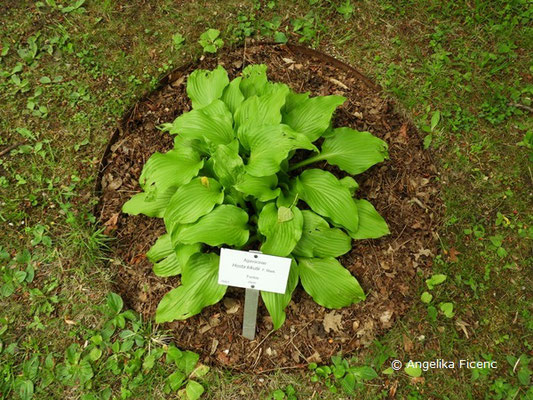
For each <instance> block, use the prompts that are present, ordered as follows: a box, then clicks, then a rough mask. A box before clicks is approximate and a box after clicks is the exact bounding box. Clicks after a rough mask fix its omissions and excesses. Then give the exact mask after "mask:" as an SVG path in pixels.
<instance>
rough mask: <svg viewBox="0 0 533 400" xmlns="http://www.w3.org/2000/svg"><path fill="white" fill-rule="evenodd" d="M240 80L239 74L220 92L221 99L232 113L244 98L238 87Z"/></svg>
mask: <svg viewBox="0 0 533 400" xmlns="http://www.w3.org/2000/svg"><path fill="white" fill-rule="evenodd" d="M241 80H242V77H240V76H239V77H238V78H235V79H234V80H232V81H231V82H230V84H229V85H228V86H227V87H226V89H224V93H223V94H222V101H223V102H224V103H225V104H226V105H227V106H228V108H229V110H230V111H231V113H232V114H234V115H235V111H237V109H238V108H239V107H240V106H241V104H242V102H243V100H244V95H243V94H242V92H241V89H240V87H239V85H240V84H241Z"/></svg>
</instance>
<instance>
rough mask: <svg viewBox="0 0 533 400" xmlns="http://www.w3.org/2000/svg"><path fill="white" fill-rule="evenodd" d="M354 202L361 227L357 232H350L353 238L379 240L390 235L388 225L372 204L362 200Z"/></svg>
mask: <svg viewBox="0 0 533 400" xmlns="http://www.w3.org/2000/svg"><path fill="white" fill-rule="evenodd" d="M354 202H355V205H356V206H357V212H358V215H359V227H358V229H357V231H356V232H351V231H350V236H351V237H352V238H354V239H377V238H379V237H381V236H384V235H388V234H389V233H390V231H389V227H388V226H387V223H386V222H385V220H384V219H383V217H382V216H381V215H379V214H378V212H377V211H376V209H375V208H374V206H373V205H372V204H371V203H370V202H368V201H366V200H362V199H360V200H357V199H354Z"/></svg>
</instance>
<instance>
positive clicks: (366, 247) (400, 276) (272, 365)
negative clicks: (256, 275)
mask: <svg viewBox="0 0 533 400" xmlns="http://www.w3.org/2000/svg"><path fill="white" fill-rule="evenodd" d="M317 54H318V53H315V54H314V53H313V52H302V51H299V50H298V49H297V48H296V47H287V46H272V45H255V46H251V47H250V46H249V47H248V48H238V49H235V50H232V51H229V52H224V53H221V54H220V55H218V57H217V56H211V57H206V58H204V59H202V60H201V61H199V62H197V63H195V64H192V65H190V66H187V67H184V68H182V69H181V70H178V71H175V72H174V73H172V74H170V75H169V77H167V79H165V80H164V81H163V82H164V85H163V86H162V87H161V88H159V89H157V90H156V91H154V92H152V93H150V94H149V95H148V96H147V97H145V98H144V99H142V100H141V101H140V102H139V103H137V104H136V105H135V107H134V108H133V110H132V111H131V112H130V113H129V114H128V115H127V117H126V118H125V119H124V121H123V123H122V125H121V128H120V129H119V131H118V135H117V136H116V137H115V141H114V143H113V144H112V145H111V146H110V148H109V151H108V152H107V153H106V155H105V157H104V160H103V166H104V169H103V173H102V176H101V181H100V184H101V188H100V190H101V201H100V204H99V206H98V213H99V219H100V221H101V222H102V223H103V224H104V225H105V226H106V229H107V231H108V232H113V234H114V235H115V236H116V241H114V243H113V255H112V257H113V259H114V260H115V261H114V262H111V263H110V265H109V267H110V268H112V269H113V270H114V273H115V290H116V291H117V292H118V293H120V294H121V295H122V297H123V298H124V300H125V302H126V304H127V306H129V307H131V308H133V309H134V310H136V311H138V312H139V313H141V314H142V315H143V316H144V317H145V319H150V318H153V316H154V314H155V309H156V307H157V304H158V303H159V300H160V299H161V298H162V297H163V295H164V294H165V293H166V292H168V291H169V290H170V289H172V288H174V287H176V286H177V285H178V284H179V278H178V277H174V278H160V277H157V276H156V275H154V273H153V272H152V265H151V263H150V262H149V261H148V260H147V259H146V258H145V253H146V251H147V250H148V249H149V248H150V246H151V245H152V244H153V243H154V242H155V240H156V238H157V237H158V236H160V235H161V234H162V233H164V226H163V223H162V220H161V219H157V218H148V217H145V216H128V215H125V214H122V213H121V207H122V205H123V204H124V203H125V202H126V201H127V200H128V199H129V198H130V197H131V196H132V195H133V194H134V193H137V192H138V191H139V190H140V187H139V185H138V178H139V175H140V173H141V170H142V167H143V165H144V163H145V162H146V160H147V159H148V158H149V157H150V155H151V154H152V153H154V152H156V151H160V152H164V151H167V150H169V149H171V148H172V138H171V136H170V135H168V134H166V133H162V132H161V131H159V130H158V129H156V126H158V125H159V124H161V123H165V122H171V121H173V120H174V119H175V118H176V117H177V116H178V115H180V114H182V113H183V112H185V111H188V110H190V107H191V106H190V102H189V100H188V98H187V96H186V92H185V84H186V76H187V74H188V73H190V72H192V71H193V70H194V69H196V68H204V69H212V68H214V67H216V65H217V64H222V65H223V66H224V67H225V68H226V69H227V70H228V72H229V74H230V79H231V78H233V77H235V76H237V75H238V74H239V73H240V72H241V70H242V68H243V67H244V66H246V65H248V64H252V63H264V64H267V65H268V76H269V79H270V80H272V81H280V82H284V83H286V84H288V85H289V86H291V87H292V88H293V89H294V90H296V91H298V92H305V91H310V92H311V94H312V95H313V96H316V95H328V94H340V95H343V96H345V97H347V98H348V100H347V101H346V102H345V103H344V105H343V106H342V107H341V108H340V109H339V110H338V111H337V113H336V116H335V118H334V125H335V126H350V127H352V128H354V129H357V130H368V131H370V132H372V133H373V134H374V135H376V136H378V137H380V138H382V139H384V140H385V141H387V143H388V144H389V152H390V159H389V160H386V161H385V162H383V163H381V164H379V165H377V166H374V167H373V168H371V169H370V170H369V171H367V172H365V173H364V174H362V175H359V176H357V177H356V180H357V181H358V182H359V184H360V189H359V191H358V192H357V197H359V198H365V199H368V200H369V201H371V202H372V204H373V205H374V206H375V207H376V209H377V210H378V212H379V213H380V214H381V215H382V216H383V217H384V218H385V220H386V221H387V222H388V224H389V227H390V230H391V235H389V236H387V237H384V238H381V239H377V240H363V241H354V242H353V249H352V251H351V252H350V253H348V254H346V255H345V256H343V257H342V258H341V260H340V261H341V262H342V264H343V265H344V266H345V267H346V268H348V269H349V270H350V271H351V272H352V273H353V275H354V276H355V277H357V279H358V280H359V282H360V283H361V285H362V287H363V288H364V290H365V292H366V293H367V294H368V297H367V300H366V301H364V302H362V303H359V304H356V305H353V306H351V307H348V308H344V309H341V310H328V309H325V308H323V307H321V306H319V305H318V304H316V303H315V302H314V301H313V300H312V299H311V298H310V297H309V296H308V295H307V294H306V293H305V292H304V290H303V289H302V288H301V287H300V286H299V287H298V288H297V289H296V290H295V292H294V295H293V299H292V301H291V303H290V304H289V306H288V307H287V310H286V311H287V320H286V322H285V324H284V325H283V327H282V328H281V329H279V330H277V331H274V332H273V331H271V329H272V322H271V319H270V317H269V316H268V312H267V310H266V308H265V307H264V305H263V304H262V303H261V300H260V304H259V311H258V321H257V336H256V340H254V341H249V340H247V339H245V338H243V337H242V336H241V328H242V325H241V324H242V311H243V302H244V289H239V288H228V291H227V293H226V297H225V298H224V300H223V301H221V302H220V303H218V304H216V305H214V306H211V307H208V308H205V309H204V310H203V311H202V313H200V314H199V315H196V316H194V317H192V318H190V319H188V320H186V321H178V322H173V323H169V324H165V326H163V328H166V329H169V330H170V331H171V333H172V334H173V335H174V337H175V340H176V343H177V345H178V346H179V347H180V348H183V349H190V350H194V351H196V352H199V353H200V354H201V356H202V360H203V362H205V363H208V364H211V365H220V366H225V367H230V368H233V369H235V370H242V371H245V370H248V371H252V370H253V371H255V372H267V371H270V370H275V369H278V368H296V367H300V366H305V365H306V363H307V362H311V361H317V362H320V361H322V360H323V361H327V360H328V359H329V357H330V356H331V355H333V354H335V353H337V352H339V351H341V352H343V353H348V352H352V351H354V350H356V349H358V348H361V347H363V346H366V345H368V344H369V343H371V342H372V341H373V339H374V338H375V337H376V335H379V334H381V333H383V332H384V331H385V330H386V329H388V328H390V327H391V326H392V325H393V324H394V322H395V320H397V319H398V318H399V317H400V316H401V315H403V314H404V313H405V312H406V311H407V310H408V309H409V307H410V305H411V304H412V303H413V302H414V301H416V300H417V298H418V295H417V292H416V290H417V283H416V282H417V281H418V280H417V278H416V276H417V274H422V275H424V276H427V275H428V274H429V273H430V269H431V261H430V260H431V258H432V257H433V256H434V254H435V248H436V246H435V242H436V237H435V233H434V232H436V229H437V226H438V224H439V222H440V219H441V212H442V203H441V201H440V198H439V187H438V184H437V182H436V179H435V178H436V176H437V171H436V169H435V167H434V166H433V164H432V163H431V159H430V155H429V154H428V152H426V151H424V150H423V148H422V145H421V140H420V137H419V135H418V133H417V131H416V130H415V129H414V127H413V126H412V124H411V123H410V122H409V121H408V120H407V119H406V118H405V117H403V116H402V115H400V114H399V113H398V112H396V111H395V109H394V105H393V103H392V102H391V101H390V100H388V99H386V98H385V97H384V95H383V94H382V93H381V92H380V90H379V89H378V88H377V87H375V86H374V85H372V83H370V82H369V81H368V80H367V79H366V78H364V77H362V76H361V75H360V74H358V73H357V72H356V71H354V70H351V69H350V68H347V67H346V66H344V67H343V66H342V65H341V64H340V63H338V62H336V61H333V60H331V59H328V58H325V57H321V56H320V55H319V54H318V56H317ZM318 167H322V168H328V170H330V171H332V172H333V173H338V174H340V171H338V170H336V169H335V168H331V167H329V166H326V165H325V164H319V165H318Z"/></svg>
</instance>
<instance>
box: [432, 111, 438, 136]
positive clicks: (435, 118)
mask: <svg viewBox="0 0 533 400" xmlns="http://www.w3.org/2000/svg"><path fill="white" fill-rule="evenodd" d="M439 121H440V111H438V110H437V111H435V112H434V113H433V115H432V116H431V131H432V132H433V130H434V129H435V128H436V127H437V125H438V124H439Z"/></svg>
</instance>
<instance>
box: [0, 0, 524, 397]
mask: <svg viewBox="0 0 533 400" xmlns="http://www.w3.org/2000/svg"><path fill="white" fill-rule="evenodd" d="M532 26H533V7H532V5H531V2H528V1H527V0H511V1H457V2H439V1H420V0H411V1H407V0H406V1H392V0H391V1H386V0H379V1H369V0H361V1H353V0H352V1H351V0H347V1H333V0H305V1H304V0H287V1H257V0H250V1H235V0H229V1H224V2H222V1H219V2H217V1H211V0H204V1H179V0H175V1H171V0H157V1H151V2H127V1H116V2H115V1H112V0H86V1H84V0H78V1H74V0H43V1H24V0H20V1H7V2H6V4H4V5H3V6H2V15H1V16H0V27H1V30H0V77H1V79H0V223H1V224H2V230H1V232H0V268H1V274H2V281H0V285H1V286H0V299H1V308H2V312H1V313H0V370H1V372H2V373H1V379H0V395H1V396H2V398H5V399H30V398H34V399H71V398H72V399H83V400H92V399H110V398H123V399H128V398H131V399H151V398H153V399H159V398H180V396H182V397H184V398H187V397H186V396H188V398H198V396H199V395H200V394H202V392H203V394H202V396H203V397H202V398H210V399H246V398H258V399H276V400H277V399H309V398H313V399H341V398H364V399H379V398H389V397H390V398H399V399H404V398H405V399H480V398H481V399H522V398H523V399H533V389H532V388H531V382H532V377H531V375H532V370H533V302H532V300H533V274H532V267H533V265H532V264H533V262H532V261H533V257H532V248H533V247H532V245H531V239H532V238H533V216H532V214H531V209H533V201H532V195H533V186H532V184H533V172H532V166H533V164H532V161H533V119H532V118H531V112H532V110H533V104H532V97H533V59H532V58H531V54H533V28H532ZM208 29H216V30H218V31H220V36H219V38H220V39H222V42H223V43H222V42H220V41H219V42H216V43H215V45H213V44H212V43H206V42H205V40H202V37H201V35H202V34H203V33H204V32H206V31H208ZM204 38H205V36H204ZM252 40H264V41H275V42H278V43H284V42H286V41H288V42H290V43H300V44H303V45H306V46H309V47H312V48H315V49H318V50H320V51H322V52H325V53H327V54H330V55H332V56H334V57H335V58H337V59H339V60H342V61H344V62H346V63H348V64H350V65H353V66H355V67H357V68H358V69H359V70H360V71H362V72H363V73H364V74H366V75H367V76H368V77H369V78H370V79H372V80H373V81H374V82H376V83H377V84H379V85H380V86H381V87H382V89H383V96H384V97H387V98H390V99H392V100H393V101H395V103H396V104H397V111H398V112H399V113H401V114H402V115H403V116H405V118H407V119H409V120H411V121H412V122H413V123H414V125H415V126H416V127H417V128H418V132H419V135H420V138H419V139H420V141H421V142H422V143H423V145H424V148H425V149H426V150H425V151H427V152H428V153H429V154H430V155H431V157H432V159H433V162H434V164H435V165H436V168H437V170H438V171H439V172H438V178H439V179H438V180H439V184H440V187H441V198H442V201H443V203H444V205H445V211H444V218H443V219H444V221H443V223H442V224H441V226H440V227H439V229H438V231H437V234H436V237H437V240H438V253H437V254H435V255H433V259H432V274H433V275H432V277H430V276H422V274H419V276H418V277H417V278H416V279H414V280H413V281H412V285H413V287H415V288H416V290H417V297H416V299H415V300H414V302H413V305H412V307H411V308H410V310H409V311H408V313H407V314H406V315H405V316H403V317H402V318H401V319H399V320H398V321H397V322H396V323H395V324H394V326H393V327H392V328H391V329H390V330H389V331H388V332H387V333H386V334H385V335H384V336H381V337H380V338H379V339H378V340H376V341H374V342H373V343H372V344H370V345H369V346H368V347H367V348H365V349H364V350H362V351H360V352H357V353H353V354H342V355H340V356H339V357H334V358H333V359H332V360H322V361H323V362H322V364H320V365H318V366H317V365H314V364H313V363H310V364H309V365H308V367H309V368H303V369H301V370H298V369H286V370H278V371H270V372H268V373H261V372H259V371H255V372H253V373H237V372H232V371H230V370H226V369H221V368H218V367H211V368H209V367H208V366H205V365H202V364H197V361H198V356H197V355H196V354H195V353H193V352H187V351H181V350H180V349H179V348H180V344H179V343H175V342H174V340H173V338H172V336H171V333H170V332H167V331H165V329H164V328H163V327H162V326H160V325H157V324H155V321H154V320H153V319H152V320H150V319H144V320H143V319H142V318H141V317H140V316H139V315H137V314H136V313H135V312H133V311H132V310H130V309H129V308H128V304H124V302H123V300H122V299H121V298H120V296H118V295H116V294H115V293H113V292H114V291H115V289H114V288H115V286H114V282H115V281H116V270H117V268H113V267H114V266H115V267H116V266H117V265H118V264H119V263H120V262H121V260H117V259H113V257H111V256H110V254H111V252H110V251H109V249H110V248H112V246H113V237H112V235H107V234H106V232H105V231H104V227H101V226H100V225H99V224H98V223H97V221H96V216H95V215H94V207H95V205H96V204H97V202H98V197H97V196H96V195H95V192H94V188H95V185H96V180H97V176H98V166H99V163H100V160H101V158H102V155H103V153H104V150H105V148H106V145H107V143H108V140H109V138H110V137H111V135H112V133H113V132H114V131H115V129H116V128H117V126H118V121H119V120H120V118H121V117H122V115H124V113H125V112H126V111H127V110H128V109H129V108H130V107H132V106H133V105H134V104H135V103H136V101H137V100H138V99H140V98H141V97H142V96H143V95H144V94H146V93H147V92H149V91H151V90H152V89H154V88H155V87H156V86H157V84H158V82H159V79H160V78H161V77H162V76H163V75H165V74H166V73H167V72H169V71H171V70H172V69H174V68H176V67H179V66H181V65H183V64H186V63H189V62H191V61H193V60H196V59H198V58H200V57H202V56H203V53H204V52H206V51H207V52H209V51H218V53H219V54H223V53H224V52H225V51H228V49H230V48H232V47H234V46H239V45H242V44H243V43H247V44H250V43H251V41H252ZM394 360H399V361H401V362H402V363H403V367H402V368H399V370H395V369H394V367H396V366H397V364H395V363H394V364H393V361H394ZM410 360H411V361H420V362H422V363H423V362H431V361H436V360H442V361H445V362H452V361H453V362H454V363H455V366H454V367H453V368H443V364H442V361H440V362H439V366H440V367H439V366H435V365H433V366H429V365H427V364H422V365H416V366H409V365H410V364H409V361H410ZM460 360H469V361H479V362H485V363H484V364H483V365H482V366H481V367H477V366H475V365H472V364H466V361H463V362H461V361H460ZM491 362H492V364H491ZM406 366H409V367H408V368H404V367H406ZM491 366H492V368H491ZM350 369H351V371H352V376H356V382H353V384H352V383H351V382H349V380H347V379H346V377H347V376H348V374H347V373H346V370H350ZM348 386H349V387H348Z"/></svg>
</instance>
